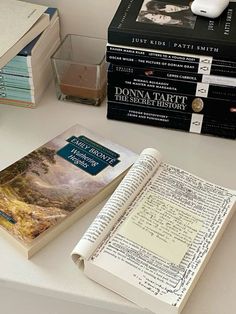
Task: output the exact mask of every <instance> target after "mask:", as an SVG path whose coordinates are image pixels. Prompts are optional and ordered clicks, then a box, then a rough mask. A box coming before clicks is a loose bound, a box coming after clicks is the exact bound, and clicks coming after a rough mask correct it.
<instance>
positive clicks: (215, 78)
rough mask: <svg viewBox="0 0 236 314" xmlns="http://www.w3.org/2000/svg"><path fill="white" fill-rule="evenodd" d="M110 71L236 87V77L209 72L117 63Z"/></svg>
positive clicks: (111, 66) (111, 65) (112, 65)
mask: <svg viewBox="0 0 236 314" xmlns="http://www.w3.org/2000/svg"><path fill="white" fill-rule="evenodd" d="M109 71H111V72H112V73H114V74H115V73H117V74H133V75H134V76H136V75H140V74H141V75H143V74H144V73H145V75H146V74H148V73H149V74H151V73H153V74H154V76H156V77H158V78H164V79H171V80H180V81H188V82H195V83H197V82H199V83H201V82H202V83H207V84H214V85H224V86H231V87H236V77H227V76H219V75H208V74H198V73H190V72H180V71H170V70H165V69H154V68H149V67H148V68H141V67H132V66H123V65H117V64H110V66H109ZM147 71H148V72H147Z"/></svg>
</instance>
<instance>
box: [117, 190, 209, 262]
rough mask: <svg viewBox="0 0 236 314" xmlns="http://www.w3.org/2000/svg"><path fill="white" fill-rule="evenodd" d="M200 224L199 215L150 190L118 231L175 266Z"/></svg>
mask: <svg viewBox="0 0 236 314" xmlns="http://www.w3.org/2000/svg"><path fill="white" fill-rule="evenodd" d="M202 225H203V220H202V219H201V218H200V217H199V216H197V215H195V214H192V213H190V212H189V211H187V210H185V209H183V208H181V207H178V206H176V205H175V204H173V203H171V202H168V201H166V200H164V199H161V198H159V197H158V196H157V195H156V194H154V193H152V192H149V193H148V194H147V195H146V196H145V197H144V198H143V199H142V201H141V202H139V203H138V204H137V205H136V207H135V208H134V210H133V211H132V212H131V214H130V215H129V217H128V219H127V220H126V221H125V222H124V223H123V224H122V225H121V227H120V229H119V231H118V232H119V233H120V234H122V235H123V236H125V237H126V238H128V239H130V240H131V241H134V242H135V243H138V244H139V245H141V246H143V247H145V248H146V249H148V250H150V251H152V252H154V253H156V254H157V255H159V256H161V257H162V258H164V259H167V260H168V261H170V262H172V263H174V264H176V265H178V264H179V263H180V262H181V260H182V259H183V257H184V255H185V254H186V252H187V250H188V248H189V247H190V245H191V244H192V242H193V240H194V239H195V237H196V235H197V233H198V231H199V230H200V229H201V227H202Z"/></svg>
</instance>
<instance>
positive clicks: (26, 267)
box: [0, 84, 236, 314]
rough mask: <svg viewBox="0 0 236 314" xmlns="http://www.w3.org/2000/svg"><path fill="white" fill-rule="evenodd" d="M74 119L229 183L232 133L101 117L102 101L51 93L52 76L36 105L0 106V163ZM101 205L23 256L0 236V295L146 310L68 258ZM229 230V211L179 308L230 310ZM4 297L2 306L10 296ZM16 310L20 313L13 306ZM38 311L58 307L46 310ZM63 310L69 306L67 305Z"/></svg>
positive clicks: (191, 312) (233, 291) (235, 234)
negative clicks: (96, 280) (28, 256)
mask: <svg viewBox="0 0 236 314" xmlns="http://www.w3.org/2000/svg"><path fill="white" fill-rule="evenodd" d="M76 123H80V124H82V125H84V126H86V127H87V128H90V129H92V130H94V131H96V132H98V133H100V134H101V135H103V136H105V137H107V138H110V139H112V140H114V141H116V142H117V143H120V144H122V145H125V146H127V147H129V148H131V149H133V150H134V151H136V152H141V150H142V149H143V148H145V147H156V148H158V149H159V150H160V151H161V152H162V154H163V157H164V159H165V160H166V161H167V162H170V163H173V164H175V165H177V166H179V167H182V168H184V169H186V170H188V171H191V172H193V173H195V174H196V175H198V176H201V177H204V178H205V179H207V180H210V181H212V182H215V183H217V184H220V185H225V186H228V187H230V188H233V189H236V176H235V175H236V162H235V156H236V143H235V141H234V140H228V139H223V138H217V137H212V136H203V135H198V134H190V133H185V132H181V131H173V130H167V129H161V128H157V127H151V126H144V125H138V124H132V123H128V122H119V121H114V120H107V118H106V103H105V102H104V103H103V105H102V106H100V107H90V106H86V105H81V104H75V103H68V102H62V101H58V100H57V99H56V96H55V92H54V85H53V84H52V85H51V86H50V87H49V89H48V91H47V92H46V93H45V96H44V98H43V99H42V101H41V103H40V104H39V106H38V108H37V109H25V108H17V107H11V106H4V105H2V106H1V108H0V169H3V168H4V167H6V166H8V165H9V164H11V163H12V162H14V161H16V160H17V159H19V158H21V157H23V156H24V155H25V154H27V153H29V152H30V151H32V150H33V149H35V148H37V147H38V146H40V145H41V144H43V143H45V142H47V141H48V140H50V139H51V138H53V137H54V136H56V135H58V134H59V133H61V132H62V131H64V130H65V129H67V128H69V127H70V126H72V125H74V124H76ZM101 206H102V205H101ZM101 206H98V208H96V209H94V210H93V211H91V212H90V213H88V214H87V215H86V216H85V217H84V218H82V219H81V220H79V221H77V222H75V223H74V225H73V226H71V227H70V228H68V229H67V230H66V231H65V232H64V233H62V234H61V235H60V236H59V237H58V238H57V239H55V240H54V241H52V242H51V243H50V244H48V245H47V246H46V247H45V248H44V249H42V250H41V251H40V252H39V253H37V254H36V255H35V256H34V257H33V258H32V259H31V260H30V261H28V260H26V259H25V258H24V257H23V256H22V255H21V254H20V253H19V252H18V251H17V250H16V249H15V248H14V247H13V246H11V245H10V244H9V243H8V242H7V241H6V240H5V239H2V238H0V291H3V292H2V293H1V292H0V302H2V301H3V300H6V298H7V295H8V296H9V295H10V296H11V297H12V298H13V297H14V295H15V294H16V292H14V291H18V293H19V294H18V296H21V294H22V293H28V292H32V293H35V294H36V296H37V295H38V297H39V299H38V300H40V297H41V296H45V298H48V297H53V298H54V300H55V302H56V300H59V299H60V302H61V301H62V300H64V302H66V304H69V303H68V302H71V304H72V303H73V304H76V303H77V304H78V307H79V305H80V306H81V307H80V310H79V311H78V312H77V313H84V312H86V306H89V305H90V306H92V307H95V308H97V309H98V310H99V309H100V312H101V313H109V312H111V311H115V312H120V313H130V314H132V313H135V314H142V313H145V311H144V310H141V309H140V308H138V307H137V306H136V305H133V304H131V303H130V302H128V301H126V300H124V299H123V298H121V297H119V296H118V295H116V294H114V293H113V292H111V291H108V290H107V289H105V288H103V287H101V286H99V285H97V284H95V283H94V282H92V281H90V280H89V279H87V278H86V277H85V276H84V274H83V273H82V272H81V271H80V270H78V269H77V267H76V266H75V265H74V264H73V262H72V260H71V258H70V252H71V250H72V249H73V247H74V246H75V244H76V243H77V241H78V240H79V239H80V237H81V235H82V234H83V232H84V231H85V230H86V228H87V227H88V225H89V224H90V222H91V221H92V219H93V218H94V217H95V214H96V212H97V211H98V210H99V209H100V208H101ZM235 238H236V215H234V217H233V218H232V220H231V222H230V224H229V226H228V227H227V229H226V231H225V233H224V235H223V238H222V240H221V241H220V243H219V245H218V246H217V248H216V250H215V252H214V253H213V255H212V257H211V259H210V262H209V263H208V265H207V267H206V269H205V271H204V272H203V274H202V276H201V278H200V280H199V281H198V283H197V285H196V287H195V289H194V291H193V293H192V295H191V297H190V299H189V301H188V303H187V305H186V307H185V308H184V310H183V314H199V313H201V314H216V313H232V311H233V312H235V310H234V308H235V296H236V272H235V260H236V246H235ZM1 289H2V290H1ZM11 289H16V290H11ZM14 293H15V294H14ZM40 295H41V296H40ZM32 298H33V296H32ZM9 300H11V299H9ZM45 300H46V299H45ZM29 301H30V300H29ZM7 302H8V304H9V306H10V305H11V306H13V304H14V302H13V304H10V303H9V301H7ZM45 302H46V301H45ZM58 302H59V301H58ZM45 304H46V303H45ZM16 306H17V305H16ZM45 306H46V305H45ZM58 309H59V306H58ZM81 309H82V310H81ZM17 310H18V313H21V312H20V310H21V309H20V308H19V306H18V308H17ZM36 310H37V309H35V311H34V313H36ZM0 312H1V314H8V313H10V314H13V313H14V312H15V311H13V309H12V310H10V311H7V308H5V311H4V310H3V311H2V309H1V310H0ZM95 312H96V311H95ZM22 313H24V314H28V313H32V311H30V310H29V309H28V312H27V310H24V312H22ZM39 313H42V312H39ZM44 313H50V314H51V313H55V314H58V313H61V312H60V311H59V310H58V311H50V310H49V311H48V312H47V311H44ZM67 313H68V314H72V311H71V312H67ZM73 313H74V312H73ZM87 313H88V311H87ZM146 313H147V312H146Z"/></svg>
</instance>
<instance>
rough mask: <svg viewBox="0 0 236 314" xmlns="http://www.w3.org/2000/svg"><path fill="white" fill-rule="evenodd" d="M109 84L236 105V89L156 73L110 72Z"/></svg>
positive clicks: (135, 71) (137, 71)
mask: <svg viewBox="0 0 236 314" xmlns="http://www.w3.org/2000/svg"><path fill="white" fill-rule="evenodd" d="M108 82H109V84H111V85H117V84H119V83H120V84H122V85H126V86H127V87H130V88H138V87H140V88H151V89H155V90H157V91H166V92H171V93H177V94H186V95H190V96H196V97H204V98H206V97H210V98H216V99H223V100H232V101H235V103H236V88H235V87H230V86H222V85H213V84H208V83H193V82H188V81H181V80H173V79H166V78H161V77H159V76H158V73H157V74H156V73H154V71H150V70H147V71H145V70H144V71H142V70H141V71H139V70H138V69H137V70H134V73H132V74H128V73H126V74H123V73H122V74H121V73H117V72H113V71H109V72H108Z"/></svg>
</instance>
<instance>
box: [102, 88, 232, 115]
mask: <svg viewBox="0 0 236 314" xmlns="http://www.w3.org/2000/svg"><path fill="white" fill-rule="evenodd" d="M107 98H108V100H109V101H115V102H117V103H119V102H120V103H127V104H135V105H137V106H145V107H147V108H154V109H155V110H156V111H158V110H166V111H167V112H168V111H173V112H185V113H186V112H187V113H201V114H203V115H204V114H207V115H211V116H215V117H220V119H222V120H223V119H228V120H233V121H235V119H236V101H235V102H232V101H228V100H221V99H215V98H202V97H196V96H190V95H186V94H181V93H175V92H170V91H163V90H160V89H159V90H158V89H152V88H140V87H135V88H134V87H131V86H129V85H125V84H120V83H119V84H115V85H112V84H110V83H109V82H108V88H107Z"/></svg>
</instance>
